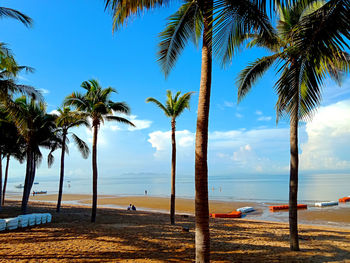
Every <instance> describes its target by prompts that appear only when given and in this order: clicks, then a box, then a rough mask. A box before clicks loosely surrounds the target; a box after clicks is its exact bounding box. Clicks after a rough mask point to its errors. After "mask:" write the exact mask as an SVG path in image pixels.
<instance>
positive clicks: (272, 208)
mask: <svg viewBox="0 0 350 263" xmlns="http://www.w3.org/2000/svg"><path fill="white" fill-rule="evenodd" d="M297 208H298V209H307V205H303V204H299V205H297ZM286 209H289V205H273V206H270V210H271V211H278V210H286Z"/></svg>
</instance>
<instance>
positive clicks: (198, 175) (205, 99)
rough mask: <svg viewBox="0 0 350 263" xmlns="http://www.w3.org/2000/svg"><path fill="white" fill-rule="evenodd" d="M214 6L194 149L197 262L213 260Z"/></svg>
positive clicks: (208, 17)
mask: <svg viewBox="0 0 350 263" xmlns="http://www.w3.org/2000/svg"><path fill="white" fill-rule="evenodd" d="M212 8H213V2H212V1H208V2H207V6H206V8H205V10H207V12H206V13H205V14H204V18H203V23H204V32H203V47H202V69H201V83H200V91H199V101H198V113H197V130H196V148H195V189H196V194H195V212H196V262H209V261H210V234H209V206H208V165H207V151H208V121H209V105H210V89H211V70H212V53H211V50H212V47H211V41H212V33H211V32H212V31H211V29H212Z"/></svg>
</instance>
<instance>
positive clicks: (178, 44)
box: [158, 1, 203, 76]
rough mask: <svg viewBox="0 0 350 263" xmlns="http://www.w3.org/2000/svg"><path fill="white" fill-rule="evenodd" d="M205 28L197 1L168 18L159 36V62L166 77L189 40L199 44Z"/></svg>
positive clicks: (188, 3)
mask: <svg viewBox="0 0 350 263" xmlns="http://www.w3.org/2000/svg"><path fill="white" fill-rule="evenodd" d="M202 27H203V17H202V13H201V9H200V6H199V5H198V2H197V1H190V2H187V3H185V4H183V5H182V6H181V7H180V8H179V10H178V11H177V12H176V13H175V14H173V15H171V16H170V17H169V18H168V23H167V26H166V28H165V30H164V31H163V32H161V33H160V34H159V37H160V43H159V45H158V49H159V51H158V61H159V63H160V66H161V69H162V70H163V72H164V74H165V76H167V75H168V74H169V72H170V71H171V69H172V68H173V67H174V66H175V63H176V61H177V58H178V56H179V55H180V53H181V52H182V50H183V49H184V47H185V44H186V43H187V41H188V40H189V39H192V40H194V41H195V43H197V40H198V39H199V37H200V35H201V31H202Z"/></svg>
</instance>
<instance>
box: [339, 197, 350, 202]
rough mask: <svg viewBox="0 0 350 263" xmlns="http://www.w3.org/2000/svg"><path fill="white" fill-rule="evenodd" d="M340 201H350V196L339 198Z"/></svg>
mask: <svg viewBox="0 0 350 263" xmlns="http://www.w3.org/2000/svg"><path fill="white" fill-rule="evenodd" d="M339 202H343V203H345V202H350V197H349V196H347V197H343V198H340V199H339Z"/></svg>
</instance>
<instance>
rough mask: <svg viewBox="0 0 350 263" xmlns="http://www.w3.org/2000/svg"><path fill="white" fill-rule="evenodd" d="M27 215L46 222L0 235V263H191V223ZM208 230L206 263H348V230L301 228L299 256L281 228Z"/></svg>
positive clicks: (67, 212) (114, 214) (14, 205)
mask: <svg viewBox="0 0 350 263" xmlns="http://www.w3.org/2000/svg"><path fill="white" fill-rule="evenodd" d="M40 198H42V197H40ZM45 198H47V197H45ZM65 198H68V196H66V197H65ZM68 199H69V198H68ZM100 199H103V198H100ZM134 200H135V201H137V199H134ZM28 212H30V213H32V212H50V213H52V215H53V221H52V223H49V224H45V225H39V226H35V227H30V228H25V229H18V230H13V231H7V232H2V233H1V234H0V262H193V260H194V253H195V250H194V236H195V226H194V218H193V216H183V215H178V216H177V217H176V225H174V226H172V225H170V224H169V216H168V215H167V214H162V213H155V212H145V211H126V210H125V209H123V210H121V209H110V208H100V209H98V213H97V221H96V223H94V224H93V223H90V213H91V209H90V208H89V207H87V206H81V205H80V206H79V205H67V204H65V205H63V207H62V210H61V213H60V214H57V213H56V212H55V204H50V203H47V202H46V203H43V202H38V201H36V202H30V203H29V211H28ZM19 213H20V202H18V201H9V202H7V203H6V205H5V207H4V209H3V211H2V212H1V213H0V217H10V216H16V215H18V214H19ZM184 226H185V227H188V228H189V232H185V231H183V227H184ZM210 230H211V260H212V262H350V230H345V229H339V228H338V229H337V228H327V227H317V226H309V225H300V227H299V230H300V231H299V233H300V248H301V251H300V252H291V251H289V235H288V224H285V223H276V222H262V221H254V220H247V219H246V218H244V219H210Z"/></svg>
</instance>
